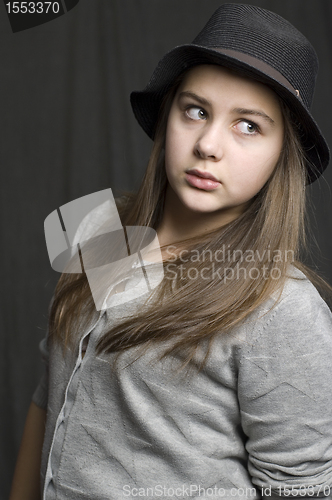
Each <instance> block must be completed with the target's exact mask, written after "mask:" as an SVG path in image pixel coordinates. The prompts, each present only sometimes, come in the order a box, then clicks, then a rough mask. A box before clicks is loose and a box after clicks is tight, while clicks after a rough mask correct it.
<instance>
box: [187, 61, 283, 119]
mask: <svg viewBox="0 0 332 500" xmlns="http://www.w3.org/2000/svg"><path fill="white" fill-rule="evenodd" d="M181 92H193V93H197V94H198V95H199V96H200V97H202V98H205V99H207V100H209V99H212V100H213V99H218V98H221V97H222V96H225V95H226V94H227V97H228V98H230V97H232V98H234V99H239V100H241V99H248V100H251V101H257V102H260V103H261V104H264V105H266V106H269V107H272V108H277V109H280V105H279V99H278V96H277V94H276V93H275V92H274V91H273V90H272V89H271V88H270V87H268V86H267V85H265V84H263V83H261V82H258V81H256V80H254V79H252V78H249V77H247V76H244V75H241V74H240V73H239V72H237V71H233V70H231V69H228V68H225V67H223V66H219V65H212V64H202V65H198V66H194V67H193V68H191V69H189V70H188V71H187V72H186V73H185V74H184V77H183V79H182V82H181V84H180V86H179V89H178V92H177V93H178V95H179V94H181Z"/></svg>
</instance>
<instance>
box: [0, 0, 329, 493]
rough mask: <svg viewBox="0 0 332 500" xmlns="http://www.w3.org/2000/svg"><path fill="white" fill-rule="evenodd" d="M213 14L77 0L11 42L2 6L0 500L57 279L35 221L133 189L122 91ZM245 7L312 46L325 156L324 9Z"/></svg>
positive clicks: (323, 190)
mask: <svg viewBox="0 0 332 500" xmlns="http://www.w3.org/2000/svg"><path fill="white" fill-rule="evenodd" d="M221 3H222V1H221V0H80V2H79V4H78V5H77V6H76V7H75V8H74V9H73V10H71V11H70V12H69V13H68V14H66V15H65V16H62V17H60V18H58V19H56V20H54V21H52V22H50V23H47V24H44V25H41V26H38V27H35V28H32V29H29V30H26V31H22V32H18V33H15V34H13V33H12V32H11V29H10V25H9V22H8V19H7V17H6V12H5V8H4V5H3V4H2V5H0V37H1V42H0V68H1V78H0V94H1V96H0V109H1V112H0V123H1V126H0V127H1V128H0V157H1V164H0V165H1V168H0V171H1V176H2V178H1V184H0V185H1V236H2V242H1V269H2V275H1V285H2V295H1V316H0V320H1V427H0V428H1V445H2V447H1V456H0V465H1V467H0V489H1V494H0V498H1V500H2V499H5V498H7V495H8V488H9V483H10V481H11V476H12V470H13V466H14V460H15V456H16V453H17V449H18V445H19V441H20V438H21V433H22V428H23V423H24V419H25V414H26V410H27V407H28V405H29V402H30V398H31V394H32V392H33V389H34V387H35V385H36V383H37V380H38V378H39V375H40V371H41V363H40V361H39V354H38V349H37V346H38V342H39V340H40V339H41V338H42V336H43V335H44V333H45V327H46V322H47V306H48V302H49V300H50V297H51V294H52V290H53V287H54V285H55V283H56V280H57V279H58V277H59V276H58V274H57V273H55V272H54V271H52V269H51V267H50V264H49V261H48V256H47V251H46V246H45V241H44V229H43V222H44V219H45V217H46V216H47V215H48V214H49V213H50V212H52V211H53V210H54V209H55V208H57V207H59V206H60V205H62V204H64V203H66V202H69V201H72V200H74V199H76V198H78V197H80V196H83V195H86V194H89V193H93V192H95V191H99V190H101V189H105V188H107V187H111V188H112V189H113V192H114V193H115V194H118V193H119V192H120V190H122V189H134V188H135V187H137V185H138V182H139V180H140V178H141V176H142V173H143V171H144V168H145V165H146V161H147V158H148V153H149V150H150V146H151V144H150V141H149V139H147V138H146V137H145V135H144V133H143V132H142V131H141V130H140V128H139V126H138V125H137V124H136V122H135V119H134V117H133V115H132V113H131V109H130V105H129V94H130V91H131V90H133V89H140V88H142V87H143V86H145V84H146V82H147V79H148V77H149V76H150V74H151V72H152V70H153V68H154V66H155V64H156V62H157V61H158V60H159V58H160V57H161V56H162V55H163V54H164V53H165V52H166V51H167V50H169V49H170V48H172V47H173V46H175V45H178V44H181V43H185V42H188V41H191V40H192V39H193V37H194V36H195V35H196V34H197V32H198V30H199V29H200V28H201V27H202V26H203V24H204V23H205V21H206V20H207V19H208V17H209V16H210V15H211V14H212V12H213V11H214V10H215V8H217V7H218V6H219V5H220V4H221ZM243 3H255V4H256V5H259V6H261V7H265V8H268V9H271V10H274V11H275V12H277V13H279V14H281V15H282V16H284V17H286V18H287V19H289V20H290V21H291V22H293V24H295V25H296V26H297V27H298V28H299V29H300V30H301V31H302V32H303V33H304V34H306V36H307V37H308V38H309V40H310V41H311V42H312V43H313V45H314V46H315V48H316V50H317V53H318V55H319V58H320V61H321V68H320V74H319V79H318V85H317V91H316V96H315V103H314V108H313V112H314V116H315V117H316V118H317V120H318V123H319V124H320V126H321V128H322V130H323V132H324V134H325V136H326V138H327V140H328V142H329V143H330V144H331V145H332V127H331V125H332V95H331V84H332V43H331V42H332V40H331V39H332V35H331V25H332V2H331V1H330V0H256V1H255V0H253V2H246V1H244V2H243ZM331 170H332V169H331ZM325 178H326V180H321V181H320V182H319V183H316V184H315V185H314V186H313V187H312V188H310V191H312V198H313V205H314V206H313V209H312V214H314V216H313V215H312V217H311V218H312V220H313V222H314V229H313V237H312V241H314V240H316V242H317V245H316V249H314V257H313V261H314V263H315V265H316V266H317V267H318V269H319V270H320V271H321V273H322V274H323V275H325V277H327V278H328V279H329V281H330V282H331V283H332V263H331V258H330V256H331V249H332V215H331V194H330V188H329V186H332V172H331V171H328V172H327V173H326V176H325ZM318 248H320V251H319V250H318Z"/></svg>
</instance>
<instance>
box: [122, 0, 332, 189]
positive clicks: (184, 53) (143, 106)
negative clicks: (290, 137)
mask: <svg viewBox="0 0 332 500" xmlns="http://www.w3.org/2000/svg"><path fill="white" fill-rule="evenodd" d="M199 64H218V65H221V66H224V67H227V68H230V69H235V70H238V71H241V73H242V74H244V75H245V76H248V77H251V78H254V79H255V80H258V81H260V82H262V83H265V84H266V85H268V86H269V87H271V88H272V89H273V90H274V91H275V92H276V93H277V94H278V95H279V96H280V97H281V98H282V99H283V100H284V102H285V103H286V104H287V105H288V107H289V108H290V110H291V112H292V115H293V117H294V120H295V122H296V124H297V126H298V128H299V131H300V138H301V142H302V145H303V147H304V151H305V153H306V157H307V172H308V183H311V182H313V181H314V180H316V179H317V178H318V177H319V176H320V175H321V174H322V172H323V171H324V170H325V168H326V167H327V165H328V163H329V148H328V145H327V143H326V141H325V139H324V137H323V135H322V133H321V131H320V129H319V127H318V125H317V124H316V122H315V120H314V119H313V117H312V115H311V113H310V106H311V103H312V99H313V94H314V88H315V82H316V76H317V71H318V58H317V55H316V52H315V50H314V48H313V47H312V45H311V44H310V42H309V41H308V40H307V39H306V38H305V36H304V35H302V33H300V32H299V31H298V30H297V29H296V28H295V27H294V26H293V25H292V24H291V23H289V22H288V21H286V20H285V19H283V18H282V17H281V16H279V15H277V14H275V13H274V12H271V11H269V10H266V9H262V8H260V7H256V6H253V5H247V4H223V5H221V6H220V7H219V8H218V9H217V10H216V11H215V13H214V14H213V15H212V17H211V18H210V20H209V21H208V22H207V24H206V25H205V26H204V28H203V29H202V31H201V32H200V33H199V34H198V36H197V37H196V38H195V39H194V41H193V42H192V43H190V44H186V45H180V46H178V47H175V48H174V49H173V50H171V51H170V52H168V53H167V54H166V55H165V56H164V57H163V58H162V59H161V60H160V62H159V63H158V65H157V67H156V69H155V71H154V72H153V75H152V77H151V80H150V82H149V83H148V85H147V86H146V88H145V89H144V90H142V91H136V92H132V94H131V96H130V99H131V104H132V108H133V111H134V114H135V116H136V118H137V120H138V122H139V124H140V125H141V127H142V128H143V130H144V131H145V132H146V133H147V134H148V136H149V137H151V138H152V139H153V137H154V132H155V127H156V123H157V121H158V115H159V110H160V106H161V103H162V100H163V97H164V96H165V94H166V93H167V91H168V90H169V89H170V87H171V86H172V84H173V82H174V80H175V79H176V78H177V77H178V76H179V75H181V74H182V73H183V72H185V71H186V70H188V69H190V68H191V67H193V66H197V65H199Z"/></svg>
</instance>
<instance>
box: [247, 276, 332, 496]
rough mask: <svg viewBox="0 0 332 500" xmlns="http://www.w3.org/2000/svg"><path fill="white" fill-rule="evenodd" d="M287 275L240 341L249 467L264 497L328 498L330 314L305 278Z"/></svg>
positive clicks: (331, 472) (331, 471)
mask: <svg viewBox="0 0 332 500" xmlns="http://www.w3.org/2000/svg"><path fill="white" fill-rule="evenodd" d="M291 281H292V284H291V286H289V287H288V290H287V293H286V294H284V296H283V298H282V300H281V301H280V302H279V303H277V305H276V306H275V307H274V308H273V309H272V310H270V311H269V312H267V313H266V314H265V315H263V316H261V318H260V319H259V320H258V322H256V326H255V327H254V328H252V331H251V332H250V333H249V334H247V340H246V342H244V345H243V346H242V348H241V350H242V354H241V360H240V364H239V366H240V368H239V378H238V397H239V404H240V411H241V422H242V427H243V430H244V432H245V434H246V436H247V442H246V449H247V451H248V457H249V458H248V470H249V473H250V475H251V478H252V482H253V483H254V484H255V485H257V486H258V487H259V490H260V491H262V498H263V499H265V498H266V499H268V498H270V499H271V498H279V497H287V498H294V497H298V498H321V497H323V498H332V314H331V311H330V310H329V308H328V306H327V305H326V303H325V302H324V301H323V300H322V298H321V297H320V295H319V294H318V292H317V291H316V289H315V288H314V287H313V285H312V284H311V283H310V282H308V280H291ZM258 325H260V326H258ZM262 488H263V489H262Z"/></svg>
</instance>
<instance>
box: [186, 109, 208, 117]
mask: <svg viewBox="0 0 332 500" xmlns="http://www.w3.org/2000/svg"><path fill="white" fill-rule="evenodd" d="M186 115H187V116H188V117H189V118H190V119H191V120H206V118H207V115H206V112H205V111H204V109H202V108H198V107H195V106H192V107H190V108H188V109H186Z"/></svg>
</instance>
